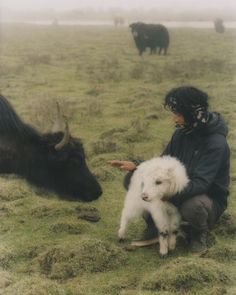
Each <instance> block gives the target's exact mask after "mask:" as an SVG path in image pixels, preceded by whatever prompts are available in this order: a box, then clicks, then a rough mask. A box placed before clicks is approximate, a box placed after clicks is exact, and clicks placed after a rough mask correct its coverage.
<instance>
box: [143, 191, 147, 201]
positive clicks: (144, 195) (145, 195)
mask: <svg viewBox="0 0 236 295" xmlns="http://www.w3.org/2000/svg"><path fill="white" fill-rule="evenodd" d="M142 199H143V200H144V201H148V194H147V193H142Z"/></svg>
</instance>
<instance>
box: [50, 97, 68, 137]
mask: <svg viewBox="0 0 236 295" xmlns="http://www.w3.org/2000/svg"><path fill="white" fill-rule="evenodd" d="M56 105H57V114H56V120H55V122H54V124H53V126H52V133H55V132H59V131H63V130H64V129H65V122H64V120H63V117H62V114H61V109H60V105H59V102H58V101H57V102H56Z"/></svg>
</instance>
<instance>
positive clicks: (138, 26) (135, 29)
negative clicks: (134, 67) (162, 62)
mask: <svg viewBox="0 0 236 295" xmlns="http://www.w3.org/2000/svg"><path fill="white" fill-rule="evenodd" d="M130 28H131V31H132V35H133V38H134V41H135V44H136V47H137V49H138V51H139V54H140V55H142V54H143V52H144V51H145V50H146V48H147V47H148V48H150V53H151V54H152V53H156V51H157V48H159V54H161V53H162V51H163V53H164V55H166V53H167V49H168V47H169V43H170V37H169V33H168V30H167V29H166V27H165V26H163V25H161V24H145V23H142V22H137V23H132V24H131V25H130Z"/></svg>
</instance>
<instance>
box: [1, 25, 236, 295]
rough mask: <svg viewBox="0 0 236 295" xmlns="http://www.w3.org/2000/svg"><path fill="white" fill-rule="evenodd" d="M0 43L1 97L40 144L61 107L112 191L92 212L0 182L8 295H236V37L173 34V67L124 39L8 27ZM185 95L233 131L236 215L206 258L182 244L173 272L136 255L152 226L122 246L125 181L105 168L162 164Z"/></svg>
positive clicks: (122, 33)
mask: <svg viewBox="0 0 236 295" xmlns="http://www.w3.org/2000/svg"><path fill="white" fill-rule="evenodd" d="M0 34H1V36H0V37H1V43H0V52H1V56H0V67H1V71H0V91H1V93H2V94H4V95H5V96H6V97H7V98H8V99H9V100H10V101H11V103H12V104H13V105H14V107H15V109H16V110H17V112H18V113H19V114H20V115H21V117H22V118H23V119H24V120H25V121H27V122H28V123H31V124H33V125H34V126H36V127H37V128H39V130H40V131H43V132H44V131H49V130H50V129H51V127H52V125H53V120H54V118H55V114H56V112H55V101H59V102H60V104H61V106H62V111H63V114H64V115H65V116H66V117H67V118H68V120H69V124H70V132H71V134H72V135H73V136H76V137H79V138H81V139H82V140H83V142H84V146H85V150H86V154H87V162H88V164H89V167H90V168H91V170H92V172H93V173H94V174H95V175H96V176H97V178H98V179H99V181H100V182H101V185H102V187H103V191H104V193H103V196H102V197H101V199H99V200H98V201H96V202H93V203H91V204H84V203H80V202H72V201H70V202H69V201H68V202H66V201H64V200H60V199H59V198H58V197H57V196H56V195H55V194H53V193H51V192H48V191H45V190H43V189H38V188H36V187H33V186H31V185H29V184H28V183H27V182H26V181H24V180H23V179H20V178H18V177H16V176H6V175H1V177H0V218H1V222H0V277H1V278H0V294H4V295H13V294H14V295H22V294H25V295H85V294H86V295H106V294H108V295H118V294H119V295H150V294H152V295H153V294H154V295H155V294H158V295H175V294H186V295H193V294H198V295H202V294H208V295H222V294H225V292H227V294H229V295H234V294H235V292H236V284H235V282H236V262H235V247H236V240H235V233H236V210H235V206H236V201H235V197H236V193H235V189H236V168H235V160H236V132H235V130H236V117H235V112H236V104H235V92H236V87H235V85H236V83H235V82H236V81H235V77H236V75H235V74H236V63H235V60H236V31H235V30H233V29H232V30H230V29H227V30H226V32H225V34H216V33H215V32H214V30H210V29H171V30H170V36H171V44H170V49H169V52H168V55H167V56H166V57H164V56H158V55H156V56H150V55H149V54H148V53H145V54H144V56H143V57H142V58H140V57H139V56H138V54H137V50H136V48H135V46H134V44H133V40H132V38H131V34H130V32H129V30H128V28H125V27H124V28H120V29H119V30H115V29H114V28H112V27H76V26H74V27H73V26H71V27H70V26H68V27H66V26H64V27H63V26H58V27H44V26H30V25H17V26H16V25H3V26H2V30H1V32H0ZM184 84H191V85H195V86H196V87H200V88H202V89H204V90H205V91H207V92H208V93H209V94H210V96H211V99H210V104H211V106H212V110H214V111H218V112H221V113H222V114H223V115H224V117H225V119H226V121H227V123H228V125H229V137H228V138H229V144H230V147H231V151H232V155H231V158H232V165H231V196H230V200H229V207H228V209H227V212H226V213H225V214H224V215H223V216H222V218H221V219H220V221H219V223H218V224H217V226H216V228H215V229H214V230H213V231H212V233H211V236H210V239H209V247H210V248H209V251H208V253H206V255H205V256H204V257H202V258H199V257H192V256H191V255H189V253H188V251H187V247H186V245H185V244H184V243H182V244H181V243H179V244H178V245H177V249H176V251H174V252H173V253H172V254H171V255H170V256H169V257H167V259H165V260H163V259H161V258H160V257H159V255H158V245H156V246H152V247H149V248H142V249H137V250H136V251H130V252H127V251H125V245H126V244H127V243H129V242H130V241H131V240H132V239H134V238H139V237H140V235H141V233H142V230H143V228H144V226H145V225H144V222H143V221H142V220H138V221H136V222H134V223H133V224H132V225H130V228H129V231H128V235H127V243H126V244H125V245H120V244H119V243H118V241H117V237H116V235H117V229H118V225H119V218H120V213H121V210H122V207H123V200H124V196H125V191H124V188H123V187H122V180H123V176H124V173H123V172H122V171H120V170H118V169H113V168H111V167H110V166H108V164H107V161H108V160H110V159H133V158H139V159H149V158H151V157H153V156H156V155H159V154H160V153H161V151H162V150H163V148H164V147H165V145H166V143H167V142H168V140H169V138H170V135H171V134H172V132H173V124H172V120H171V116H170V114H169V113H168V112H167V111H165V110H164V109H163V107H162V102H163V97H164V95H165V93H166V92H167V91H168V90H169V89H170V88H172V87H176V86H179V85H184ZM85 217H86V218H87V220H86V218H85ZM89 220H90V221H89ZM94 221H96V222H94Z"/></svg>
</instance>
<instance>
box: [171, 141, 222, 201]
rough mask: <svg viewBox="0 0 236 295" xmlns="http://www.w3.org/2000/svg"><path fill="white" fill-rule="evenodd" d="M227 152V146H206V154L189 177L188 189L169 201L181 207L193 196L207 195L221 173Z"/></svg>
mask: <svg viewBox="0 0 236 295" xmlns="http://www.w3.org/2000/svg"><path fill="white" fill-rule="evenodd" d="M225 152H226V145H225V144H218V145H217V144H214V143H212V144H211V145H209V146H206V149H205V150H204V153H203V154H202V156H201V157H200V159H199V161H198V162H197V163H196V167H195V169H194V171H193V173H192V175H189V178H190V182H189V183H188V185H187V187H186V188H185V189H184V190H183V191H182V192H180V193H178V194H176V195H175V196H174V197H173V198H171V199H170V200H169V201H170V202H171V203H173V204H174V205H176V206H179V205H181V204H182V203H183V202H184V201H186V200H187V199H190V198H191V197H193V196H196V195H200V194H204V193H207V192H208V190H209V188H210V187H211V185H212V183H213V182H214V179H215V177H216V175H217V173H218V171H219V168H220V166H221V163H222V161H223V159H224V155H225Z"/></svg>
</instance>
